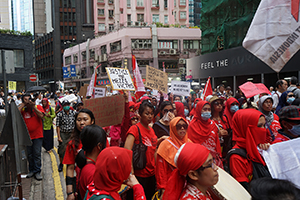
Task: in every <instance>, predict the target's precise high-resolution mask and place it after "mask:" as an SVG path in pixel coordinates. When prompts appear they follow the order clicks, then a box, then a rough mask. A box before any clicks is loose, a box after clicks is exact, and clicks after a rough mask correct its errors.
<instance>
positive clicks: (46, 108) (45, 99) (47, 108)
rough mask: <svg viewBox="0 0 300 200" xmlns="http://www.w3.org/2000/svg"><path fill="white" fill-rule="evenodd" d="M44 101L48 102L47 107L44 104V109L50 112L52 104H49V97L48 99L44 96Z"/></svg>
mask: <svg viewBox="0 0 300 200" xmlns="http://www.w3.org/2000/svg"><path fill="white" fill-rule="evenodd" d="M43 101H46V102H47V105H46V107H44V106H43V108H44V111H45V112H50V110H49V107H50V105H49V101H48V99H47V98H43V99H42V102H43Z"/></svg>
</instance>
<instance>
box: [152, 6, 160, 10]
mask: <svg viewBox="0 0 300 200" xmlns="http://www.w3.org/2000/svg"><path fill="white" fill-rule="evenodd" d="M151 10H159V6H156V7H151Z"/></svg>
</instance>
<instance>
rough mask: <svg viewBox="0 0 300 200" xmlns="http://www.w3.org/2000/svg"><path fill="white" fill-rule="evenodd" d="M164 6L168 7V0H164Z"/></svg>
mask: <svg viewBox="0 0 300 200" xmlns="http://www.w3.org/2000/svg"><path fill="white" fill-rule="evenodd" d="M164 7H165V8H167V7H168V0H164Z"/></svg>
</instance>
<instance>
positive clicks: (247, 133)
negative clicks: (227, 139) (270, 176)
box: [232, 109, 268, 165]
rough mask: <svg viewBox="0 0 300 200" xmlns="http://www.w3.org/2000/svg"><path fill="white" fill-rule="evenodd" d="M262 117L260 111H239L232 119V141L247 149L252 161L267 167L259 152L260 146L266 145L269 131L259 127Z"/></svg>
mask: <svg viewBox="0 0 300 200" xmlns="http://www.w3.org/2000/svg"><path fill="white" fill-rule="evenodd" d="M261 116H264V115H263V114H262V113H261V112H259V111H258V110H254V109H243V110H238V111H237V112H236V113H235V114H234V116H233V118H232V140H233V141H236V146H237V147H239V148H243V149H246V151H247V155H248V157H249V158H250V160H252V161H255V162H259V163H261V164H263V165H265V162H264V160H263V159H262V157H261V155H260V154H259V152H258V150H257V145H258V144H260V143H265V141H266V138H267V133H268V132H267V129H264V128H259V127H257V124H258V119H259V118H260V117H261Z"/></svg>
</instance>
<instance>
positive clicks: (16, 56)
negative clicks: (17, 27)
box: [0, 34, 34, 91]
mask: <svg viewBox="0 0 300 200" xmlns="http://www.w3.org/2000/svg"><path fill="white" fill-rule="evenodd" d="M0 41H1V42H0V49H1V50H5V51H8V52H12V56H13V58H12V62H11V63H7V64H9V65H10V68H11V65H13V68H14V71H15V72H14V73H8V74H7V75H6V80H7V81H16V82H17V91H22V90H23V89H28V87H30V86H33V85H34V83H32V82H30V81H29V76H30V74H31V73H32V72H33V67H32V63H33V57H32V37H31V36H19V35H11V34H0ZM1 74H2V72H1ZM0 87H2V88H3V76H0Z"/></svg>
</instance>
